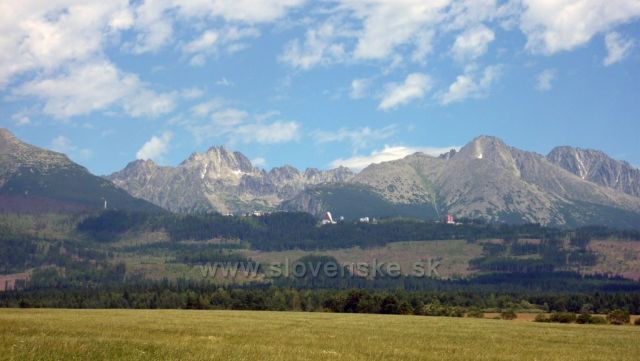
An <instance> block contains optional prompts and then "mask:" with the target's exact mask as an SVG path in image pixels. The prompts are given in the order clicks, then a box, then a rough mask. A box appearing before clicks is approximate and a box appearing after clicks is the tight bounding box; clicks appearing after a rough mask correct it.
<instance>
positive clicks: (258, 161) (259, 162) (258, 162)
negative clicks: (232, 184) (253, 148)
mask: <svg viewBox="0 0 640 361" xmlns="http://www.w3.org/2000/svg"><path fill="white" fill-rule="evenodd" d="M251 164H253V166H254V167H258V168H265V167H266V166H267V160H266V159H264V158H263V157H257V158H253V159H251Z"/></svg>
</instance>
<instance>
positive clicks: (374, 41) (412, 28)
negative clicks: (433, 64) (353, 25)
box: [340, 0, 451, 59]
mask: <svg viewBox="0 0 640 361" xmlns="http://www.w3.org/2000/svg"><path fill="white" fill-rule="evenodd" d="M450 2H451V1H449V0H433V1H423V0H403V1H383V0H365V1H362V0H342V1H341V4H340V5H341V7H342V8H343V9H348V10H350V11H351V13H352V16H354V17H355V18H357V19H360V20H361V21H362V30H361V31H360V33H359V35H358V39H357V44H356V47H355V50H354V57H355V58H356V59H384V58H387V57H389V55H391V54H392V53H393V51H394V50H395V49H396V48H397V47H398V46H400V45H403V44H415V42H416V40H418V39H420V37H419V35H420V34H422V33H423V32H429V31H430V29H431V28H432V27H433V26H434V25H435V24H437V23H438V22H440V21H441V20H442V19H443V18H444V10H446V7H447V6H448V5H449V4H450ZM420 40H422V41H424V40H425V38H422V39H420ZM421 46H423V47H424V46H425V44H424V43H423V44H421Z"/></svg>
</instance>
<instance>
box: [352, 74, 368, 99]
mask: <svg viewBox="0 0 640 361" xmlns="http://www.w3.org/2000/svg"><path fill="white" fill-rule="evenodd" d="M370 86H371V80H370V79H353V80H352V81H351V91H350V92H349V96H350V97H351V98H352V99H360V98H364V97H365V96H366V95H367V92H368V90H369V87H370Z"/></svg>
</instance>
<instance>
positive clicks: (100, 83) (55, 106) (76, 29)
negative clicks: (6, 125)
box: [0, 0, 304, 118]
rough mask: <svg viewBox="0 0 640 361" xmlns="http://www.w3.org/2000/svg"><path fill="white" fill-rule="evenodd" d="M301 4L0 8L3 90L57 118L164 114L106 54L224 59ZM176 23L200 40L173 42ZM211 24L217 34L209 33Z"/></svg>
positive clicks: (165, 105)
mask: <svg viewBox="0 0 640 361" xmlns="http://www.w3.org/2000/svg"><path fill="white" fill-rule="evenodd" d="M303 3H304V0H264V1H259V2H256V1H252V0H233V1H232V0H212V1H189V2H184V1H178V0H158V1H155V0H142V1H136V2H132V1H129V0H113V1H45V2H42V1H38V0H24V1H18V2H12V3H11V4H9V3H7V4H5V5H3V4H0V33H2V40H1V41H0V90H2V89H4V88H6V87H7V86H8V85H9V84H10V83H11V82H12V81H17V82H18V84H16V85H13V86H12V89H17V91H16V92H15V94H17V95H33V96H36V97H39V98H41V99H42V100H43V101H44V103H45V104H44V110H45V112H46V113H47V114H50V115H54V116H56V117H60V118H63V117H71V116H75V115H83V114H88V113H91V112H92V111H106V110H111V109H108V108H109V107H111V106H114V105H115V106H119V107H121V108H122V109H123V110H124V111H125V112H126V113H127V114H129V115H132V116H147V115H151V116H153V115H157V114H163V113H166V112H169V111H171V110H172V109H173V108H174V105H175V104H174V101H175V99H174V98H175V97H174V96H173V94H169V93H158V92H157V91H153V90H152V89H153V86H152V85H151V84H143V83H142V82H141V81H140V80H139V79H138V77H137V75H136V74H132V73H127V72H124V71H122V70H120V69H118V68H117V66H116V65H115V64H113V63H112V62H111V61H110V60H109V59H108V55H107V54H108V52H107V48H108V47H111V48H120V49H122V50H126V51H130V52H133V53H135V54H142V53H147V52H155V51H157V50H159V49H161V48H163V47H164V46H166V45H167V44H170V43H171V42H177V44H178V46H177V47H176V48H177V49H181V50H182V51H183V52H184V54H186V55H188V56H189V57H190V60H189V61H190V63H191V64H194V65H198V64H204V63H205V62H206V59H207V56H209V55H211V54H215V53H216V51H217V49H219V48H220V46H224V49H225V50H226V51H227V52H229V53H233V52H235V51H238V50H239V49H242V48H243V47H245V46H246V44H245V43H244V41H245V40H246V39H247V38H250V37H257V36H259V34H260V32H259V30H258V29H257V28H256V24H264V23H269V22H273V21H274V20H276V19H279V18H280V17H282V16H284V15H285V14H286V13H287V12H288V11H290V10H291V9H293V8H296V7H298V6H301V5H302V4H303ZM178 23H179V24H180V26H181V27H182V26H183V25H186V26H185V27H186V28H187V29H196V30H198V31H201V33H199V34H197V35H196V36H195V37H194V38H193V39H191V40H188V41H186V42H183V41H178V40H179V39H176V38H175V36H174V27H176V24H178ZM212 24H215V25H216V26H217V27H216V28H210V27H209V25H212ZM202 29H204V30H202ZM125 34H126V36H125ZM123 39H126V42H125V43H123ZM101 70H104V73H101V72H100V71H101ZM88 75H95V76H88ZM21 76H22V77H21ZM80 80H81V81H82V84H81V85H82V87H77V88H76V89H77V90H76V92H75V93H74V92H73V90H72V85H74V84H78V82H79V81H80ZM58 89H59V90H60V91H61V92H60V94H59V95H58V94H56V92H57V90H58ZM134 98H135V99H134Z"/></svg>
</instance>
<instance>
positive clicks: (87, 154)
mask: <svg viewBox="0 0 640 361" xmlns="http://www.w3.org/2000/svg"><path fill="white" fill-rule="evenodd" d="M51 149H52V150H54V151H56V152H60V153H64V154H66V155H68V156H69V158H71V159H74V160H87V159H89V158H91V150H90V149H87V148H80V147H78V146H76V145H74V144H73V142H71V140H70V139H69V138H67V137H65V136H63V135H59V136H57V137H55V138H53V140H51Z"/></svg>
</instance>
